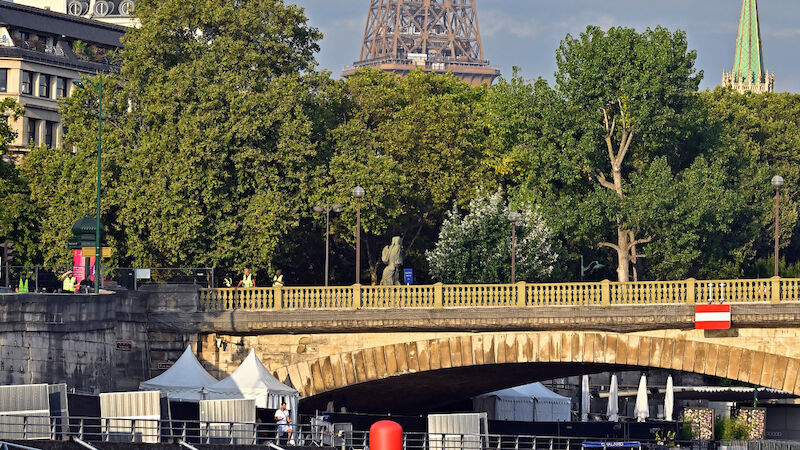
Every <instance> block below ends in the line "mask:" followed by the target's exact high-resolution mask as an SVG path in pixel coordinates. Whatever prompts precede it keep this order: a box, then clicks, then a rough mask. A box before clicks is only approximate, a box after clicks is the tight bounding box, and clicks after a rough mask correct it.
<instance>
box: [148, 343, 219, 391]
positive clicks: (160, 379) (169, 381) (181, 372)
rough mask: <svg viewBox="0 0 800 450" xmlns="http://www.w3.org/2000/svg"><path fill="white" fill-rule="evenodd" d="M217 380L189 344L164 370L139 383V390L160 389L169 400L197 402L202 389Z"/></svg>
mask: <svg viewBox="0 0 800 450" xmlns="http://www.w3.org/2000/svg"><path fill="white" fill-rule="evenodd" d="M216 382H217V379H216V378H214V377H212V376H211V375H209V373H208V372H206V369H204V368H203V366H202V365H200V362H199V361H198V360H197V358H196V357H195V356H194V353H193V352H192V347H191V345H190V346H188V347H186V350H185V351H184V352H183V354H182V355H181V357H180V358H178V360H177V361H175V364H173V365H172V367H170V368H169V369H167V371H166V372H164V373H162V374H161V375H159V376H157V377H155V378H152V379H150V380H147V381H142V382H141V383H139V390H140V391H161V392H164V393H166V394H167V397H169V399H170V400H175V401H180V402H198V401H200V400H203V393H202V390H203V388H204V387H206V386H210V385H212V384H214V383H216Z"/></svg>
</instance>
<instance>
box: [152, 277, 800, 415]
mask: <svg viewBox="0 0 800 450" xmlns="http://www.w3.org/2000/svg"><path fill="white" fill-rule="evenodd" d="M797 287H798V280H787V279H778V278H773V279H766V280H715V281H698V280H685V281H677V282H663V283H662V282H645V283H610V282H601V283H574V284H550V285H545V284H542V285H532V284H525V283H520V284H517V285H493V286H443V285H432V286H410V287H405V286H403V287H361V286H348V287H333V288H327V289H326V288H319V287H313V288H312V287H308V288H282V289H281V288H262V289H254V290H235V289H215V290H201V292H200V294H199V296H200V301H199V310H198V311H196V312H188V313H175V312H163V313H157V312H156V313H151V314H150V320H151V323H150V325H149V328H150V329H151V331H157V332H160V333H173V334H175V333H176V334H180V335H183V336H191V337H192V340H194V339H195V338H196V339H197V342H198V349H199V355H200V357H201V360H202V361H203V362H204V364H205V365H206V367H207V368H208V369H209V370H211V371H212V373H213V374H215V375H218V376H224V375H225V374H227V373H229V372H231V371H232V370H234V369H235V368H236V366H237V365H238V363H239V362H240V361H241V359H242V358H243V357H244V356H245V354H246V352H247V351H248V350H249V349H250V348H255V349H256V351H257V353H258V355H259V356H260V357H261V358H262V360H263V361H264V362H265V364H267V365H268V367H269V368H270V370H272V371H273V372H274V374H275V375H276V376H277V377H278V378H279V379H281V380H282V381H286V382H290V383H291V384H292V385H293V386H295V387H296V388H297V389H298V390H299V391H300V392H301V394H302V396H303V398H304V401H303V407H304V409H314V408H320V409H322V408H324V407H325V405H326V403H327V402H328V401H330V400H333V401H334V403H335V404H346V405H347V406H349V407H351V408H355V409H359V410H362V411H363V410H369V409H370V407H371V406H372V407H374V406H375V402H376V399H380V400H378V401H387V402H391V404H392V406H393V407H394V409H395V410H407V411H415V410H418V409H419V408H420V407H421V405H425V406H431V405H436V404H442V403H446V402H447V401H448V400H451V399H453V398H465V397H469V396H471V395H475V394H478V393H482V392H487V391H490V390H494V389H500V388H504V387H509V386H513V385H518V384H522V383H526V382H531V381H538V380H546V379H552V378H559V377H563V376H571V375H578V374H584V373H597V372H603V371H620V370H631V369H637V368H660V369H667V370H672V371H682V372H692V373H698V374H705V375H711V376H715V377H720V378H728V379H731V380H737V381H741V382H744V383H752V384H757V385H760V386H765V387H772V388H776V389H780V390H784V391H787V392H792V393H795V394H799V395H800V379H798V372H800V303H798V291H797ZM719 299H722V300H723V301H725V302H726V303H731V304H732V323H733V328H732V329H730V330H716V331H702V330H695V329H694V306H693V303H695V302H699V301H702V302H707V301H709V300H713V301H719ZM164 338H168V337H167V335H166V334H165V335H164ZM215 371H216V372H215Z"/></svg>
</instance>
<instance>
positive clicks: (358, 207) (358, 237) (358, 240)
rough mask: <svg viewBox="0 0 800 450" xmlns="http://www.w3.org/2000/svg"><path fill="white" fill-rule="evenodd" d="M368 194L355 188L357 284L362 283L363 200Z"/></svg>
mask: <svg viewBox="0 0 800 450" xmlns="http://www.w3.org/2000/svg"><path fill="white" fill-rule="evenodd" d="M366 193H367V192H366V191H365V190H364V188H362V187H361V186H356V187H354V188H353V197H355V198H356V284H360V283H361V198H362V197H364V195H365V194H366Z"/></svg>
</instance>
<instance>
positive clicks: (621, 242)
mask: <svg viewBox="0 0 800 450" xmlns="http://www.w3.org/2000/svg"><path fill="white" fill-rule="evenodd" d="M695 57H696V52H694V51H688V48H687V43H686V35H685V33H683V32H681V31H677V32H675V33H671V32H669V31H667V30H666V29H664V28H661V27H657V28H655V29H653V30H651V29H648V30H646V31H645V32H644V33H637V32H636V31H635V30H633V29H626V28H619V27H615V28H611V29H609V30H608V32H603V31H602V30H600V29H599V28H597V27H588V28H587V30H586V32H585V33H581V35H580V37H579V38H573V37H572V36H567V38H566V39H564V41H563V42H562V43H561V46H560V47H559V49H558V50H557V51H556V61H557V65H558V71H557V72H556V85H557V88H558V90H559V92H560V93H561V94H562V95H564V96H565V98H566V99H567V101H568V102H570V103H572V104H573V106H575V107H577V108H579V110H581V111H584V112H585V113H586V115H587V116H586V117H585V120H587V122H584V124H582V125H584V126H586V127H587V129H586V132H588V133H592V134H597V133H598V131H599V130H597V128H596V126H592V124H591V120H592V116H594V115H595V114H596V113H594V111H598V113H597V114H602V116H601V117H602V122H601V123H602V132H601V133H602V142H603V144H604V145H603V146H604V147H605V149H604V150H605V151H604V153H605V154H606V156H607V158H608V159H607V161H605V162H603V164H602V165H600V164H599V163H600V161H599V160H598V158H596V157H594V158H591V159H593V162H595V164H596V165H595V167H594V170H595V176H596V178H597V182H598V183H599V184H600V185H601V186H602V187H604V188H606V189H608V190H610V191H612V192H613V193H614V194H615V195H616V197H617V198H618V199H619V200H620V201H622V200H624V198H625V195H626V193H625V187H624V179H625V177H626V172H627V171H628V170H629V169H626V167H625V165H624V164H625V162H626V157H627V156H628V154H629V152H630V153H634V152H637V153H639V154H638V155H631V158H632V159H633V160H634V163H637V162H638V163H640V164H642V163H647V162H648V161H649V160H650V159H651V158H653V157H655V156H657V155H659V154H664V153H667V154H670V153H672V152H674V150H675V149H676V148H677V147H678V145H679V143H680V142H681V141H682V140H683V139H685V138H686V137H687V135H688V132H689V130H690V128H689V125H691V124H690V123H689V122H690V121H689V120H687V119H688V118H689V112H690V111H691V106H692V102H693V99H694V93H695V92H696V91H697V87H698V85H699V83H700V79H701V78H702V73H700V74H695V69H694V60H695ZM635 137H637V138H638V140H637V141H634V138H635ZM629 159H630V158H629ZM609 169H610V171H611V175H612V178H611V180H608V179H607V178H606V176H605V173H606V171H607V170H609ZM619 212H621V211H620V210H618V211H617V214H616V217H614V223H615V228H616V233H615V234H616V242H613V243H612V242H600V243H599V245H600V246H602V247H609V248H611V249H613V250H615V251H616V253H617V276H618V279H619V281H628V280H629V269H630V265H631V263H634V264H635V263H636V261H637V258H638V257H639V256H640V255H639V253H638V247H639V246H641V244H644V243H647V242H650V241H651V240H652V238H653V237H652V236H646V237H639V238H637V237H636V235H637V233H638V231H639V230H638V227H637V224H636V223H633V222H632V221H630V220H629V218H627V217H625V216H623V215H621V214H619ZM635 278H636V274H635V272H634V279H635Z"/></svg>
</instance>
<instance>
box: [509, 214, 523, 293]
mask: <svg viewBox="0 0 800 450" xmlns="http://www.w3.org/2000/svg"><path fill="white" fill-rule="evenodd" d="M520 220H522V214H520V213H518V212H516V211H512V212H510V213H509V214H508V221H509V222H511V284H514V283H516V282H517V276H516V264H517V223H519V221H520Z"/></svg>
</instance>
